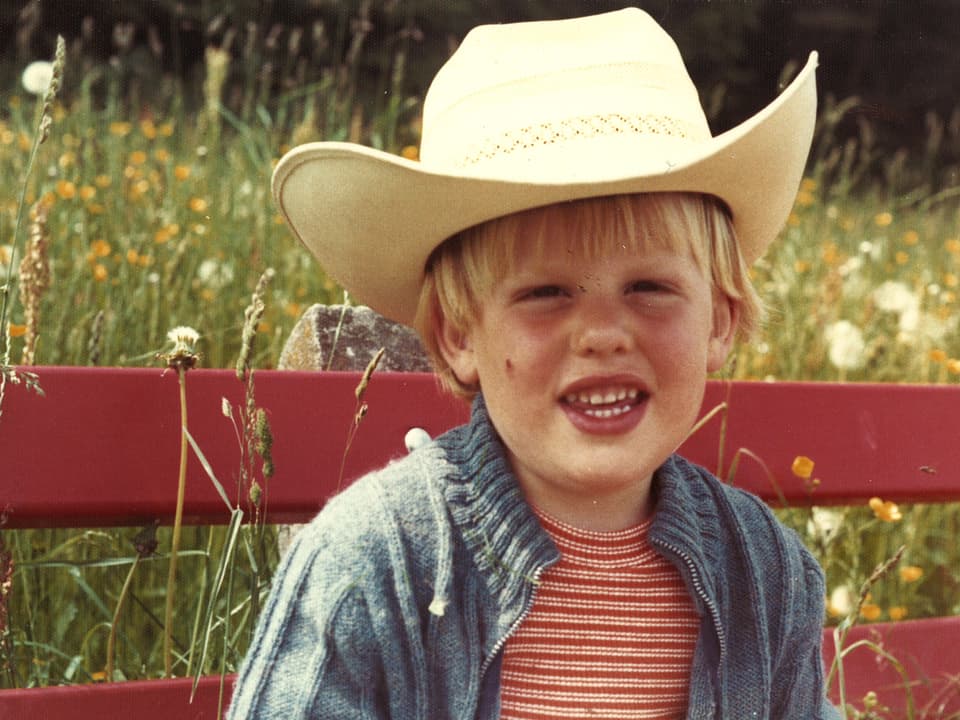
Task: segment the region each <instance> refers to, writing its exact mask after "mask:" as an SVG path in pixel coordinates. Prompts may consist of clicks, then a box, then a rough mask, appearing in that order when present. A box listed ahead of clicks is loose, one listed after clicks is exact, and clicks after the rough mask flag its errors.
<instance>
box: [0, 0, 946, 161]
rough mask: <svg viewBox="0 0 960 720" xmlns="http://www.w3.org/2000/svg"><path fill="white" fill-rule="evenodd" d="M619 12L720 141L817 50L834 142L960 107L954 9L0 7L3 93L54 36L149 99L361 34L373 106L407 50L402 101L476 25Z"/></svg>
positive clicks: (332, 57)
mask: <svg viewBox="0 0 960 720" xmlns="http://www.w3.org/2000/svg"><path fill="white" fill-rule="evenodd" d="M628 4H635V5H638V6H640V7H643V8H644V9H645V10H647V11H648V12H649V13H650V14H651V15H653V16H654V17H655V18H657V19H658V20H659V21H660V23H661V24H662V25H663V26H664V27H665V28H666V29H667V30H668V31H669V32H670V33H671V34H672V35H673V37H674V38H675V39H676V40H677V43H678V44H679V45H680V48H681V51H682V52H683V54H684V57H685V59H686V60H687V63H688V66H689V69H690V72H691V74H692V75H693V77H694V80H695V81H696V82H697V85H698V87H699V88H700V89H701V93H702V96H703V98H704V102H705V104H706V105H707V106H708V108H710V114H711V119H712V120H713V122H714V126H715V130H722V129H724V128H726V127H729V126H731V125H732V124H734V123H736V122H738V121H739V120H741V119H743V118H744V117H746V116H748V115H750V114H752V113H753V112H755V111H756V110H757V109H758V108H760V107H762V106H763V105H765V104H766V103H767V102H768V101H769V99H770V97H771V96H772V95H773V94H774V93H775V91H776V88H777V84H778V82H779V81H780V80H781V79H782V76H783V74H784V72H785V71H786V72H787V73H789V71H790V68H791V67H792V68H794V69H795V68H796V66H797V64H799V63H802V62H803V61H804V60H805V58H806V56H807V54H808V53H809V51H810V50H813V49H816V50H818V51H819V52H820V56H821V63H820V71H819V82H820V87H821V93H822V95H823V96H824V97H827V96H832V97H835V98H839V99H843V98H848V97H851V96H856V97H857V98H859V104H858V105H857V106H856V107H855V108H854V109H853V111H852V112H851V113H850V114H849V116H848V118H847V120H846V121H845V123H844V124H843V125H842V126H841V129H840V130H841V132H843V131H846V132H855V131H856V116H857V115H863V116H865V117H867V118H869V119H870V120H871V121H872V122H873V124H874V125H875V126H876V127H877V128H878V137H879V140H880V142H882V143H887V144H890V145H911V144H916V143H922V142H923V136H924V134H925V133H926V132H927V128H926V125H925V115H926V114H927V113H928V112H931V111H932V112H935V113H937V114H938V115H939V116H940V117H942V118H944V119H945V120H947V121H948V122H949V118H950V116H951V115H952V114H955V113H956V111H957V109H958V107H960V103H958V88H960V52H958V46H960V2H958V1H957V0H645V1H644V0H641V1H638V2H635V3H629V2H627V1H625V0H620V1H618V2H612V1H610V0H340V1H338V0H220V1H216V0H32V1H30V2H24V1H23V0H0V38H2V39H3V40H2V41H0V42H2V45H0V80H3V81H4V84H3V85H0V87H7V88H9V87H13V86H14V83H15V82H16V79H15V78H16V73H18V72H19V69H20V68H22V67H23V66H24V65H25V64H26V63H27V62H29V61H30V60H34V59H37V58H45V57H48V56H49V55H50V54H51V52H52V49H53V45H54V39H55V37H56V35H57V34H58V33H60V34H62V35H64V36H65V37H66V38H67V40H68V43H69V44H71V46H72V47H73V48H74V51H75V53H77V54H80V55H82V56H83V57H84V58H85V62H86V63H87V64H88V65H92V64H95V63H98V62H109V61H110V60H111V58H113V64H114V66H115V67H117V66H119V67H122V69H123V70H124V72H126V73H128V74H129V75H132V76H136V77H139V78H141V80H144V81H145V83H144V84H146V85H148V86H149V85H151V84H152V85H154V86H157V83H151V79H152V78H154V77H155V76H158V75H163V74H165V75H166V76H168V77H169V76H179V77H181V78H182V79H183V80H184V81H185V82H186V83H187V84H188V86H193V87H198V86H199V79H200V77H201V75H202V61H203V49H204V47H206V46H208V45H211V44H213V45H222V44H227V45H229V47H230V50H231V52H233V53H234V54H244V53H251V52H252V53H258V54H259V58H260V60H262V62H263V65H264V67H267V68H273V69H274V70H276V69H277V68H278V67H287V68H290V67H292V66H291V65H290V64H289V62H287V61H281V59H280V58H279V57H278V56H279V55H280V54H286V55H287V56H289V55H296V56H298V57H299V58H300V59H301V60H303V61H304V62H303V63H301V65H300V70H299V74H296V73H293V72H292V71H290V72H288V79H287V82H288V84H289V83H290V82H292V81H293V80H296V81H303V80H305V79H306V80H309V79H310V76H311V72H318V71H319V68H320V67H321V66H328V67H329V66H331V65H336V64H338V63H342V62H343V61H344V58H345V56H346V55H347V54H348V53H350V51H351V40H352V38H354V37H356V34H357V32H358V30H360V31H362V32H363V33H364V43H363V47H362V53H361V54H360V56H359V57H358V59H357V63H358V65H359V68H360V72H361V73H362V74H363V75H365V76H369V78H365V77H361V78H360V81H359V82H358V86H359V87H361V88H363V87H368V86H369V87H370V88H376V89H377V91H378V92H379V91H380V88H382V87H383V86H384V83H385V80H384V78H385V77H386V76H388V75H389V69H390V66H391V65H390V64H391V62H392V58H393V57H394V56H395V53H396V49H397V47H398V43H400V42H402V43H405V47H406V49H407V51H406V67H405V75H404V91H405V92H406V93H409V94H410V95H420V94H422V92H423V91H424V90H425V88H426V85H427V84H428V83H429V80H430V78H431V77H432V75H433V73H434V72H435V71H436V69H437V67H439V65H440V64H441V63H442V62H443V60H444V59H445V58H446V57H447V56H448V55H449V53H450V52H451V50H452V48H454V47H455V46H456V43H457V42H458V41H459V39H460V38H461V37H462V36H463V34H464V33H465V32H466V31H467V30H468V29H469V28H470V27H471V26H473V25H475V24H479V23H483V22H509V21H517V20H524V19H545V18H561V17H572V16H576V15H583V14H589V13H595V12H603V11H607V10H612V9H618V8H621V7H624V6H625V5H628ZM248 59H249V58H248ZM284 63H286V64H284ZM367 80H369V82H367ZM283 82H284V80H283V79H281V80H280V81H279V83H280V86H278V89H282V85H283ZM195 97H199V92H197V94H196V95H195ZM954 120H955V122H960V121H957V120H956V117H955V118H954Z"/></svg>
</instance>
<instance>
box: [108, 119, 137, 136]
mask: <svg viewBox="0 0 960 720" xmlns="http://www.w3.org/2000/svg"><path fill="white" fill-rule="evenodd" d="M132 129H133V125H131V124H130V123H128V122H120V121H115V122H112V123H110V134H111V135H116V136H117V137H125V136H126V135H129V134H130V130H132Z"/></svg>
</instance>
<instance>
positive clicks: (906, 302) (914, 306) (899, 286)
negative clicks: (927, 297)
mask: <svg viewBox="0 0 960 720" xmlns="http://www.w3.org/2000/svg"><path fill="white" fill-rule="evenodd" d="M871 297H872V298H873V302H874V303H876V305H877V307H878V308H880V309H881V310H883V311H885V312H892V313H897V314H899V315H904V314H905V313H916V312H919V310H920V300H919V298H917V296H916V293H914V292H913V291H912V290H911V289H910V288H909V287H907V285H906V283H902V282H899V281H897V280H887V281H886V282H884V283H882V284H881V285H880V286H879V287H877V288H876V289H875V290H874V291H873V293H871Z"/></svg>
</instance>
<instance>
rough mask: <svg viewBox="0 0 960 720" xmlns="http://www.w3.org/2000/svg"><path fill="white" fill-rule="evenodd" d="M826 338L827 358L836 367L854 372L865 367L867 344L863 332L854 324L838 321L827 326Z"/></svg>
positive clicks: (847, 321)
mask: <svg viewBox="0 0 960 720" xmlns="http://www.w3.org/2000/svg"><path fill="white" fill-rule="evenodd" d="M824 338H825V339H826V341H827V357H828V358H829V359H830V363H831V364H832V365H833V366H834V367H836V368H838V369H843V370H853V369H856V368H858V367H861V366H862V365H863V363H864V360H865V358H864V351H865V350H866V347H867V344H866V342H865V341H864V339H863V332H862V331H861V330H860V328H858V327H857V326H856V325H854V324H853V323H852V322H850V321H849V320H838V321H837V322H835V323H831V324H830V325H827V327H826V330H825V331H824Z"/></svg>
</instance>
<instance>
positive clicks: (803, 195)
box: [797, 189, 814, 207]
mask: <svg viewBox="0 0 960 720" xmlns="http://www.w3.org/2000/svg"><path fill="white" fill-rule="evenodd" d="M813 203H814V197H813V193H812V192H810V191H809V190H802V189H801V190H800V192H798V193H797V205H799V206H800V207H810V206H811V205H813Z"/></svg>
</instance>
